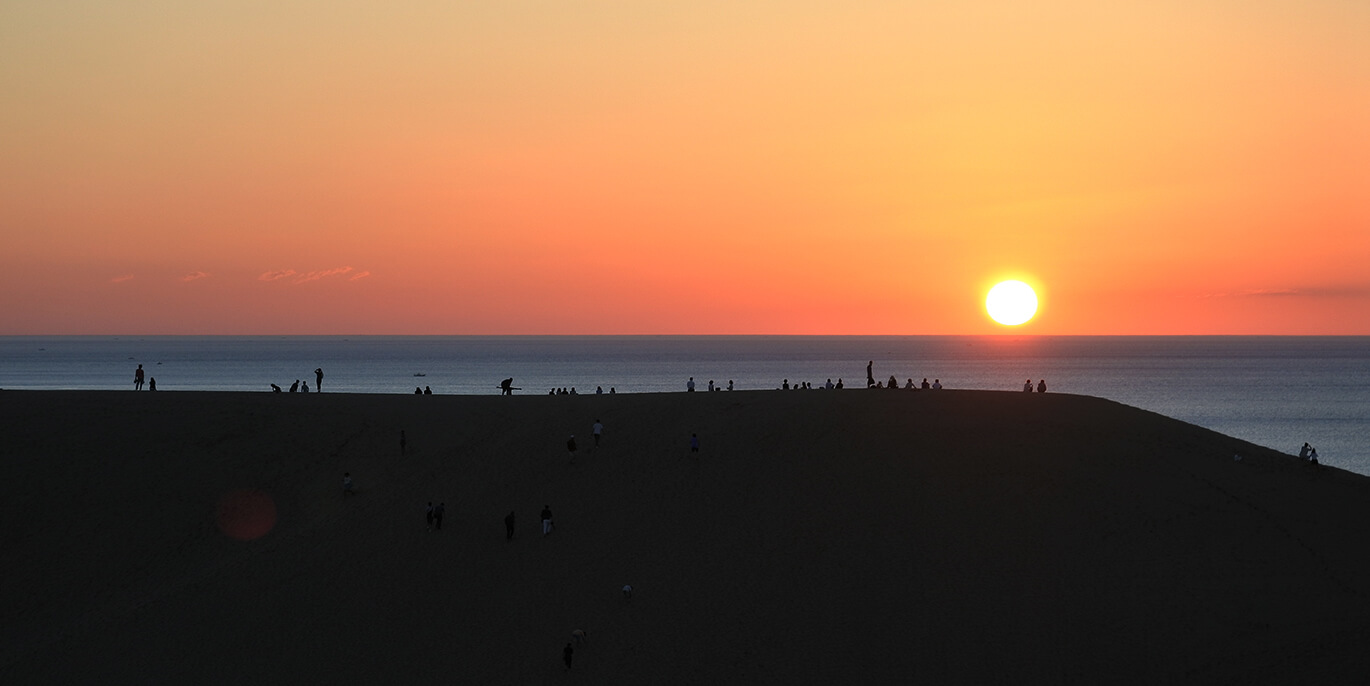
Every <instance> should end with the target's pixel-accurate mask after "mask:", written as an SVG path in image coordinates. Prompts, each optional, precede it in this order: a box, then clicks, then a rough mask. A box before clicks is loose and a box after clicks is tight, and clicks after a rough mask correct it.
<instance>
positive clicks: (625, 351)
mask: <svg viewBox="0 0 1370 686" xmlns="http://www.w3.org/2000/svg"><path fill="white" fill-rule="evenodd" d="M868 363H869V364H871V365H872V372H873V375H874V376H875V378H876V379H878V380H881V381H884V382H888V379H889V377H890V376H894V377H895V378H896V380H898V382H899V384H900V385H901V386H903V385H904V384H906V383H907V381H908V380H909V379H912V380H913V381H914V382H915V383H921V382H922V381H923V379H924V378H927V379H928V380H929V382H933V381H938V382H940V383H941V384H942V386H943V387H945V388H949V389H975V390H998V391H1017V392H1021V391H1022V388H1023V384H1024V382H1025V381H1029V380H1030V381H1031V382H1032V383H1033V385H1034V386H1036V384H1037V383H1038V382H1039V381H1041V380H1045V381H1046V383H1047V386H1048V392H1060V393H1076V394H1082V395H1091V396H1098V397H1102V398H1107V399H1109V400H1114V401H1117V402H1120V403H1123V404H1126V405H1131V406H1134V407H1139V408H1142V409H1146V410H1150V411H1153V412H1157V413H1160V414H1163V415H1166V416H1169V417H1173V418H1175V419H1179V420H1182V421H1185V422H1189V423H1192V424H1196V425H1199V426H1202V427H1206V428H1209V429H1213V430H1215V431H1219V432H1221V433H1224V434H1227V435H1230V436H1235V437H1237V438H1241V439H1244V440H1247V441H1250V442H1252V443H1256V444H1258V445H1263V446H1266V447H1270V448H1274V449H1276V450H1280V451H1283V452H1286V453H1290V454H1295V453H1297V452H1298V450H1299V448H1300V446H1302V445H1303V443H1304V442H1308V443H1310V444H1312V445H1313V446H1314V447H1316V448H1317V450H1318V455H1319V458H1320V461H1321V462H1322V463H1324V464H1328V465H1332V466H1336V467H1340V468H1343V469H1347V470H1350V471H1354V472H1357V473H1360V474H1366V475H1370V337H1364V336H1328V337H1308V336H1292V337H1291V336H1098V337H1095V336H3V337H0V389H4V390H29V389H34V390H92V389H99V390H116V389H127V390H133V375H134V369H135V368H136V367H137V365H139V364H141V365H143V368H144V369H145V370H146V372H147V373H146V376H147V377H148V378H149V379H155V380H156V383H157V389H158V390H159V391H171V392H183V391H255V392H270V391H271V387H270V384H273V383H274V384H277V385H279V386H281V387H282V388H285V389H287V390H288V389H289V388H290V386H291V385H292V384H293V383H295V382H296V381H300V382H307V383H309V384H310V391H317V389H316V388H314V387H313V386H314V381H315V374H314V370H315V369H322V370H323V371H324V380H323V391H324V392H326V393H410V394H412V393H413V392H414V391H415V389H421V388H431V389H432V391H433V393H436V394H458V395H495V394H498V393H499V389H498V385H499V383H500V381H501V380H502V379H505V378H508V377H512V378H513V379H514V383H513V385H514V387H516V388H518V389H519V390H518V391H516V393H518V394H542V395H546V394H548V393H549V392H551V391H553V390H555V389H566V390H567V391H570V390H571V389H575V392H576V393H579V394H587V393H596V392H598V391H601V390H602V391H603V392H604V393H609V392H614V393H674V392H683V391H685V389H686V384H687V383H688V380H689V379H691V378H693V379H694V382H695V384H696V387H697V389H698V390H699V391H702V392H707V389H708V387H709V384H710V383H711V382H712V383H713V384H714V385H716V386H718V387H723V388H726V387H727V386H728V384H730V383H731V384H732V386H733V388H735V389H738V390H776V391H779V390H780V389H781V387H782V384H784V383H788V384H790V385H791V386H795V385H798V384H805V383H807V384H809V385H811V386H812V387H813V388H814V389H821V388H822V386H824V385H825V384H826V383H827V382H828V381H829V380H832V381H833V382H834V383H836V382H837V381H838V380H839V379H840V380H841V381H842V382H843V385H844V386H845V387H846V388H848V389H856V388H861V389H864V387H865V385H866V383H865V377H866V365H867V364H868ZM724 392H726V391H724ZM791 392H795V391H791Z"/></svg>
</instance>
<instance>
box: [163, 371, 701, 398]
mask: <svg viewBox="0 0 1370 686" xmlns="http://www.w3.org/2000/svg"><path fill="white" fill-rule="evenodd" d="M139 366H140V367H141V366H142V365H139ZM685 390H686V391H688V392H690V393H694V392H695V378H694V377H693V376H692V377H690V380H689V381H687V382H685Z"/></svg>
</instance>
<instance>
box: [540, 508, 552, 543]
mask: <svg viewBox="0 0 1370 686" xmlns="http://www.w3.org/2000/svg"><path fill="white" fill-rule="evenodd" d="M550 533H552V508H550V507H548V506H546V505H543V506H542V535H543V536H546V535H547V534H550Z"/></svg>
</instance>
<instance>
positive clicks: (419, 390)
mask: <svg viewBox="0 0 1370 686" xmlns="http://www.w3.org/2000/svg"><path fill="white" fill-rule="evenodd" d="M414 395H423V389H422V388H419V387H418V386H415V387H414Z"/></svg>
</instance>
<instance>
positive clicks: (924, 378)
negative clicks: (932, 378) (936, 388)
mask: <svg viewBox="0 0 1370 686" xmlns="http://www.w3.org/2000/svg"><path fill="white" fill-rule="evenodd" d="M922 388H924V389H928V388H932V384H930V383H928V377H926V376H925V377H923V385H922Z"/></svg>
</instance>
